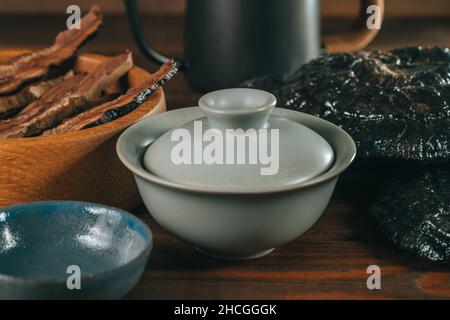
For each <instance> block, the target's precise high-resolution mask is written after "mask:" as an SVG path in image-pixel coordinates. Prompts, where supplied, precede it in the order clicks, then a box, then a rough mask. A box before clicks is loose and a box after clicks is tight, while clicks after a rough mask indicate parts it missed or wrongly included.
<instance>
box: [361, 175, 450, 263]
mask: <svg viewBox="0 0 450 320" xmlns="http://www.w3.org/2000/svg"><path fill="white" fill-rule="evenodd" d="M370 211H371V214H372V215H373V216H374V217H375V219H376V220H377V221H378V226H379V229H380V230H381V231H382V232H383V234H384V235H385V236H387V237H388V238H389V239H390V240H391V241H393V242H394V243H395V244H396V245H397V246H399V247H400V248H402V249H405V250H408V251H410V252H413V253H415V254H417V255H419V256H421V257H423V258H426V259H429V260H432V261H435V262H440V263H443V264H446V265H448V266H450V171H449V170H448V169H445V170H444V169H437V170H433V171H430V170H425V169H423V170H420V171H419V172H410V173H407V174H406V173H404V174H402V175H401V177H400V178H399V179H397V180H395V182H394V183H393V184H392V185H391V186H390V188H388V189H386V190H385V191H384V192H383V194H382V195H381V196H380V197H379V198H378V199H377V201H376V202H375V203H374V204H373V206H372V207H371V210H370Z"/></svg>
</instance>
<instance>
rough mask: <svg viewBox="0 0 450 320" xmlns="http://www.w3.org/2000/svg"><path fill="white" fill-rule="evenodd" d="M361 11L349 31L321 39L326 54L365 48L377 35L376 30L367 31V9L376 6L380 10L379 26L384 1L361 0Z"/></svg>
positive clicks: (382, 14)
mask: <svg viewBox="0 0 450 320" xmlns="http://www.w3.org/2000/svg"><path fill="white" fill-rule="evenodd" d="M360 3H361V9H360V13H359V17H358V20H357V21H356V23H355V24H354V25H353V27H352V28H351V30H349V31H347V32H343V33H338V34H333V35H329V36H324V37H323V40H322V41H323V46H324V50H325V52H326V53H333V52H344V51H356V50H360V49H363V48H364V47H366V46H367V45H368V44H369V43H370V42H371V41H372V40H373V39H374V38H375V36H376V35H377V34H378V32H379V30H378V29H369V28H368V27H367V19H368V18H369V16H370V14H369V13H367V8H368V7H369V6H371V5H377V6H378V7H379V8H380V18H381V21H380V24H381V23H382V22H383V16H384V8H385V6H384V0H361V1H360Z"/></svg>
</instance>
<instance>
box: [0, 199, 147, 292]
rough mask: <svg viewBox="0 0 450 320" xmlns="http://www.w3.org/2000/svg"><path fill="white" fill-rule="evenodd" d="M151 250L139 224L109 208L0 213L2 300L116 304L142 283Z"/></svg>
mask: <svg viewBox="0 0 450 320" xmlns="http://www.w3.org/2000/svg"><path fill="white" fill-rule="evenodd" d="M152 244H153V243H152V234H151V231H150V229H149V228H148V227H147V226H146V225H145V224H144V223H143V222H142V221H140V220H139V219H138V218H136V217H134V216H133V215H131V214H129V213H127V212H125V211H122V210H119V209H115V208H112V207H107V206H102V205H97V204H92V203H85V202H69V201H52V202H33V203H29V204H23V205H15V206H11V207H6V208H0V299H117V298H120V297H122V296H124V295H125V294H126V293H127V292H128V291H129V290H130V289H131V288H132V287H133V286H134V285H135V284H136V282H137V281H138V279H139V278H140V276H141V274H142V272H143V270H144V267H145V264H146V261H147V258H148V256H149V254H150V251H151V248H152ZM78 280H79V281H78ZM69 287H70V288H71V289H69ZM78 287H79V289H78Z"/></svg>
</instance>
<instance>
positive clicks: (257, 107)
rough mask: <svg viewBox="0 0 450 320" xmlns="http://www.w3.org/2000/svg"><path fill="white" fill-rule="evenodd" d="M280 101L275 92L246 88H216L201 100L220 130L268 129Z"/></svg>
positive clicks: (213, 126) (203, 108)
mask: <svg viewBox="0 0 450 320" xmlns="http://www.w3.org/2000/svg"><path fill="white" fill-rule="evenodd" d="M276 104H277V99H276V98H275V96H274V95H273V94H271V93H269V92H266V91H263V90H257V89H246V88H236V89H224V90H218V91H213V92H210V93H207V94H205V95H204V96H202V97H201V98H200V100H199V101H198V105H199V107H200V109H202V111H203V112H204V113H205V115H206V117H207V118H208V124H209V126H210V127H211V128H217V129H244V130H246V129H249V128H254V129H260V128H266V127H267V118H268V117H269V114H270V112H271V111H272V110H273V108H275V105H276Z"/></svg>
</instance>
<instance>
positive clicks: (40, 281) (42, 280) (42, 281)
mask: <svg viewBox="0 0 450 320" xmlns="http://www.w3.org/2000/svg"><path fill="white" fill-rule="evenodd" d="M61 204H67V205H76V206H90V207H97V208H104V209H108V210H112V211H115V212H117V213H119V214H120V215H121V216H122V217H126V219H129V220H132V221H133V222H134V223H137V224H139V225H140V226H141V227H142V228H143V230H144V232H145V233H146V235H147V236H148V241H146V244H145V247H144V248H143V249H142V251H141V252H140V253H139V254H138V255H137V256H136V257H134V258H133V259H131V260H130V261H128V262H126V263H125V264H122V265H120V266H117V267H114V268H111V269H109V270H105V271H99V272H89V273H82V274H81V281H83V280H86V279H94V278H97V277H99V276H105V275H109V274H112V273H115V272H118V271H120V270H122V269H124V268H126V267H128V266H130V265H132V264H133V263H135V262H136V261H138V260H139V259H141V258H142V257H143V256H144V255H147V252H148V255H150V253H151V251H152V249H153V244H154V243H153V233H152V231H151V230H150V228H149V226H148V225H147V224H146V223H145V222H143V221H142V220H141V219H139V218H138V217H136V216H135V215H133V214H131V213H129V212H127V211H125V210H122V209H119V208H115V207H111V206H108V205H103V204H99V203H94V202H87V201H66V200H53V201H51V200H50V201H33V202H26V203H19V204H14V205H11V206H6V207H0V212H2V211H4V210H8V209H11V208H20V207H35V206H45V205H47V206H48V205H50V206H54V205H61ZM2 281H7V282H12V283H23V284H33V285H48V284H63V283H65V282H66V281H67V279H64V278H51V277H39V278H26V277H23V276H16V275H14V276H13V275H8V274H5V273H2V272H0V282H2Z"/></svg>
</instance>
